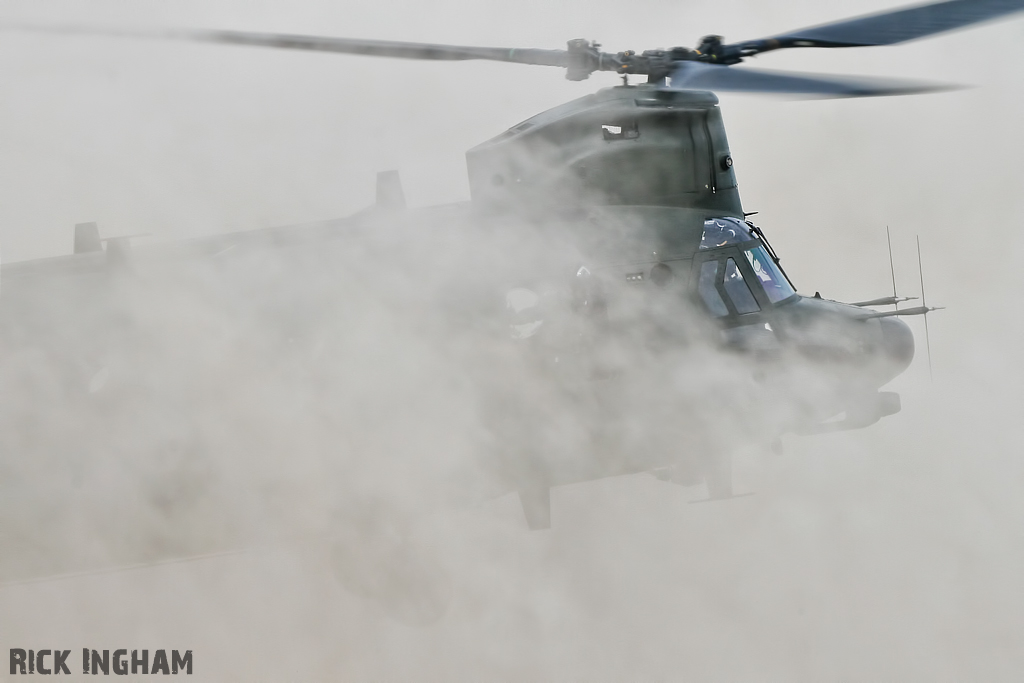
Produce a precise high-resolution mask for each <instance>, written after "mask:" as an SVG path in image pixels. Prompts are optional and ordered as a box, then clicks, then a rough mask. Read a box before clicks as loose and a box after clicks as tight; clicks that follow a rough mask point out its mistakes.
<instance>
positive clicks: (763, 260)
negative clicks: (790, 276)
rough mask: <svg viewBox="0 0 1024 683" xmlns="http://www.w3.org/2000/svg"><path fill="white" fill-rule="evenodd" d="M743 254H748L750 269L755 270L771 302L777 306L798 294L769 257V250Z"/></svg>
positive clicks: (747, 251) (750, 250)
mask: <svg viewBox="0 0 1024 683" xmlns="http://www.w3.org/2000/svg"><path fill="white" fill-rule="evenodd" d="M743 253H744V254H746V256H747V260H748V261H750V267H751V268H753V269H754V275H756V276H757V279H758V281H759V282H760V283H761V286H762V287H763V288H764V293H765V294H767V295H768V300H769V301H771V302H772V303H773V304H777V303H779V302H780V301H783V300H785V299H788V298H789V297H791V296H793V295H794V294H796V290H795V289H793V285H791V284H789V280H787V279H786V276H785V275H783V274H782V270H781V269H780V268H779V266H778V264H776V263H775V260H774V259H773V258H772V257H771V256H769V255H768V250H767V249H765V248H764V247H754V248H753V249H747V250H746V251H745V252H743Z"/></svg>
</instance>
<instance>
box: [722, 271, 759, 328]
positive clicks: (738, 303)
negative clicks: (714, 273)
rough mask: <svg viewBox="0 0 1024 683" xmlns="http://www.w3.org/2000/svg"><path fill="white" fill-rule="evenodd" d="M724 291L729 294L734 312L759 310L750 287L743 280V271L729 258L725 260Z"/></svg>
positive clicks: (754, 311) (741, 313)
mask: <svg viewBox="0 0 1024 683" xmlns="http://www.w3.org/2000/svg"><path fill="white" fill-rule="evenodd" d="M725 293H726V294H728V295H729V298H730V299H731V300H732V305H733V307H734V308H735V309H736V313H738V314H740V315H743V314H744V313H756V312H758V311H760V310H761V307H760V306H758V305H757V300H756V299H755V298H754V295H753V294H752V293H751V291H750V287H748V286H747V283H746V282H744V281H743V273H742V272H740V269H739V268H738V267H737V266H736V261H735V260H734V259H731V258H730V259H728V260H727V261H726V262H725Z"/></svg>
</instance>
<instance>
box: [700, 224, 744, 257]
mask: <svg viewBox="0 0 1024 683" xmlns="http://www.w3.org/2000/svg"><path fill="white" fill-rule="evenodd" d="M752 239H754V238H753V237H751V236H750V228H749V227H748V226H747V224H746V223H744V222H743V221H741V220H740V219H738V218H709V219H708V220H706V221H704V234H703V235H702V236H701V238H700V248H701V249H715V248H716V247H724V246H726V245H727V244H739V243H740V242H749V241H750V240H752Z"/></svg>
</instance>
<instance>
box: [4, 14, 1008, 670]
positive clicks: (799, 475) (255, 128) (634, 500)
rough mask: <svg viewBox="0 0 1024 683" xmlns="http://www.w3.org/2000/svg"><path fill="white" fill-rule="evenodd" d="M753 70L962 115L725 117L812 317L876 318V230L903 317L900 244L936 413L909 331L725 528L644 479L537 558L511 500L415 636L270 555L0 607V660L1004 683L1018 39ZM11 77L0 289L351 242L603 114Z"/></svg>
mask: <svg viewBox="0 0 1024 683" xmlns="http://www.w3.org/2000/svg"><path fill="white" fill-rule="evenodd" d="M889 6H891V5H890V3H887V2H883V1H881V0H837V1H836V2H832V3H820V2H812V1H811V0H797V1H787V2H777V3H765V2H753V1H751V0H723V1H720V2H714V3H710V2H708V3H697V2H690V1H678V2H662V1H658V0H638V2H634V3H632V4H630V5H628V8H627V7H626V6H625V5H623V4H622V3H611V2H605V1H603V0H599V1H598V2H581V1H580V0H566V1H564V2H559V3H552V2H550V1H549V2H540V1H538V0H522V1H520V2H515V3H510V2H506V3H501V2H493V3H492V2H476V3H469V2H457V1H455V0H442V1H441V2H436V3H428V4H424V3H416V2H409V1H408V0H385V1H383V2H376V3H361V4H357V3H338V2H326V1H323V0H320V1H316V0H294V1H293V2H288V3H285V2H279V1H276V0H275V1H269V0H261V1H259V2H253V1H249V2H240V1H230V0H204V1H202V2H196V1H191V0H190V1H182V2H176V3H173V4H172V3H166V2H157V1H149V0H135V2H132V3H125V2H122V1H114V0H109V1H102V2H101V1H98V0H93V1H90V2H70V1H60V2H50V3H47V4H46V5H45V6H42V7H41V6H39V3H35V2H11V1H7V2H3V3H2V4H0V21H7V22H16V21H23V20H33V21H40V22H50V21H53V22H57V21H61V22H80V23H96V24H104V25H106V24H114V25H124V26H146V27H150V26H153V27H160V26H172V27H177V26H195V27H211V28H237V29H250V30H267V31H282V32H293V33H318V34H325V35H339V36H351V37H366V38H380V39H397V40H418V41H429V42H450V43H461V44H470V45H475V44H478V45H496V46H522V47H562V46H563V45H564V43H565V41H566V40H568V39H572V38H577V37H585V38H590V39H597V40H600V41H601V42H602V43H603V45H604V47H605V49H607V50H609V51H617V50H621V49H634V50H637V51H640V50H643V49H649V48H655V47H670V46H673V45H678V44H682V45H691V46H692V45H694V44H696V43H697V41H698V40H699V38H700V36H702V35H704V34H706V33H720V34H724V35H725V36H726V38H727V39H730V40H731V39H745V38H754V37H761V36H766V35H772V34H774V33H777V32H780V31H783V30H786V29H790V28H797V27H802V26H807V25H812V24H815V23H820V22H823V21H828V20H831V19H837V18H841V17H844V16H849V15H856V14H860V13H865V12H870V11H875V10H879V9H883V8H886V7H889ZM627 10H628V11H627ZM756 62H757V65H758V66H762V67H770V68H791V69H801V70H807V71H828V72H837V73H863V74H876V75H893V76H903V77H910V78H922V79H930V80H935V81H945V82H951V83H957V84H965V85H972V86H976V87H974V88H971V89H965V90H961V91H957V92H951V93H945V94H938V95H928V96H920V97H915V98H888V99H872V100H859V101H828V102H788V101H777V100H772V99H760V98H754V97H749V96H732V95H723V96H722V97H721V100H722V108H723V114H724V117H725V121H726V124H727V129H728V132H729V138H730V144H731V148H732V154H733V157H734V159H735V162H736V171H737V175H738V178H739V182H740V191H741V194H742V197H743V202H744V206H745V207H746V210H747V211H755V210H756V211H759V212H760V213H759V215H758V216H757V217H756V220H757V221H758V222H759V223H760V224H761V225H762V226H763V227H764V228H765V230H766V232H767V233H768V235H769V237H770V238H771V239H772V241H773V243H774V245H775V247H776V249H777V250H778V252H779V253H780V256H781V257H782V260H783V263H784V264H785V266H786V268H787V270H788V272H789V274H790V275H791V276H792V278H793V279H794V281H795V283H796V284H797V286H798V288H799V289H800V290H801V291H802V292H803V293H805V294H812V293H813V292H814V291H815V290H820V291H821V293H822V294H823V295H824V296H826V297H829V298H836V299H844V300H857V299H867V298H872V297H876V296H884V295H887V294H888V293H889V289H890V282H889V272H888V258H887V254H886V246H885V229H886V226H887V225H888V226H889V227H890V228H891V230H892V236H893V251H894V257H895V264H896V274H897V279H898V282H899V286H900V289H901V290H902V293H907V294H913V295H916V294H918V284H917V277H918V276H917V265H916V255H915V252H914V237H915V235H920V237H921V244H922V249H923V252H924V267H925V277H926V284H927V286H928V299H929V303H934V304H942V305H945V306H947V307H948V309H947V310H945V311H942V312H939V313H936V314H935V315H934V316H932V317H931V318H930V321H931V335H932V339H931V344H932V354H933V362H934V369H935V381H934V383H929V381H928V373H927V364H926V359H925V354H924V339H923V336H922V335H923V330H922V328H921V326H920V322H919V321H915V322H913V323H911V324H912V325H913V326H914V329H915V332H916V333H917V334H918V345H919V346H918V356H917V359H916V360H915V363H914V365H913V366H912V367H911V369H910V370H909V371H908V372H907V373H906V374H905V375H903V376H902V377H901V378H899V379H898V380H897V381H896V382H895V383H894V386H893V389H894V390H896V391H900V392H901V393H902V394H903V405H904V410H903V412H902V413H901V414H899V415H896V416H894V417H891V418H888V419H886V420H884V421H883V422H882V423H880V424H878V425H875V426H874V427H871V428H869V429H867V430H864V431H860V432H854V433H849V434H842V435H836V436H828V437H816V438H808V439H795V438H793V439H787V442H786V445H787V451H786V453H785V454H784V455H782V456H772V455H770V454H768V453H762V452H759V451H757V452H754V451H751V452H749V453H744V454H741V456H740V457H739V459H738V461H737V466H736V472H737V474H736V477H737V488H738V489H741V490H753V491H756V492H757V493H756V495H755V496H753V497H750V498H745V499H742V500H737V501H733V502H728V503H717V504H714V505H702V506H690V505H688V504H687V501H688V500H690V499H693V498H696V497H700V494H699V492H695V491H693V490H686V489H682V488H679V487H675V486H672V485H670V484H666V483H662V482H659V481H656V480H655V479H653V478H651V477H646V476H636V477H626V478H617V479H610V480H604V481H600V482H595V483H590V484H583V485H577V486H571V487H566V488H564V489H559V490H556V491H555V493H554V494H553V496H554V498H553V500H554V514H555V516H556V524H555V528H554V529H553V530H552V531H548V532H536V533H529V532H527V531H526V529H525V525H524V523H523V519H522V513H521V511H520V509H519V508H518V503H517V501H516V500H515V499H514V498H510V497H506V498H502V499H499V500H497V501H494V502H493V503H491V504H489V505H487V506H485V507H483V508H482V509H477V510H473V511H469V512H463V513H459V515H458V516H457V518H455V519H454V520H450V521H449V522H448V524H449V525H450V526H451V528H452V529H454V531H452V532H451V533H452V534H454V536H455V540H451V538H449V540H448V541H447V542H449V543H451V544H452V547H453V548H456V549H457V552H454V551H453V553H454V556H456V557H458V558H459V561H458V563H457V564H456V566H455V567H454V569H453V571H454V574H455V576H456V579H455V582H456V587H455V596H456V597H455V602H454V605H453V607H452V609H451V611H450V612H449V614H447V615H446V616H445V617H444V618H443V619H442V620H441V621H439V622H438V623H436V624H433V625H431V626H428V627H425V628H412V627H409V626H405V625H403V624H400V623H397V622H395V621H393V620H391V619H388V618H387V617H386V616H384V615H383V613H382V612H381V611H380V609H379V608H378V607H377V606H376V605H375V604H374V603H372V602H368V601H363V600H361V599H359V598H357V597H354V596H353V595H351V594H349V593H347V592H345V591H343V590H342V589H341V588H339V587H337V585H336V584H335V583H333V582H332V581H331V580H330V577H327V576H320V575H318V574H315V573H314V574H313V575H312V576H311V575H310V570H309V569H308V567H306V566H305V565H303V564H302V563H300V562H298V561H295V560H293V559H292V558H290V557H289V556H288V555H286V554H280V553H278V554H274V553H272V552H268V553H264V554H262V555H260V554H257V555H256V556H253V557H247V558H240V557H233V558H229V559H222V560H211V561H208V562H205V563H196V564H192V565H184V566H175V567H163V568H159V569H149V570H141V571H137V572H133V573H130V574H124V575H116V576H104V577H97V578H88V579H74V580H68V581H64V582H58V583H48V584H33V585H29V586H8V587H0V649H6V648H8V647H36V648H41V647H56V646H57V645H58V644H60V646H61V647H66V648H76V647H77V648H80V647H82V646H83V645H88V646H92V647H110V648H112V649H113V648H115V647H133V646H135V643H136V642H139V641H146V643H150V645H149V646H150V647H154V648H155V647H163V646H164V645H163V644H164V643H167V645H166V647H168V648H170V647H176V646H177V644H178V643H185V644H186V645H185V646H187V647H192V649H194V650H195V652H196V660H197V668H198V669H199V673H200V674H201V675H197V678H204V677H205V678H204V680H250V681H251V680H268V681H269V680H286V679H289V678H291V679H294V680H367V679H375V680H416V679H423V680H427V679H433V680H452V679H462V680H481V679H495V680H497V679H500V680H539V679H549V680H567V679H587V680H598V679H608V680H626V679H631V680H682V679H685V680H751V681H753V680H765V681H767V680H779V681H789V680H806V681H822V680H850V681H852V680H922V681H924V680H927V681H938V680H951V681H952V680H1015V679H1016V678H1018V677H1019V671H1020V670H1021V668H1022V667H1024V648H1022V647H1021V645H1020V643H1021V642H1022V639H1024V616H1021V615H1024V589H1022V587H1021V586H1022V584H1021V581H1020V577H1021V575H1022V572H1024V547H1022V546H1021V543H1020V538H1021V531H1022V528H1021V524H1022V519H1024V504H1022V503H1021V502H1020V500H1021V499H1020V495H1019V492H1020V488H1021V486H1022V485H1024V464H1022V463H1021V461H1020V458H1019V457H1018V456H1019V454H1020V445H1019V444H1020V437H1021V436H1022V434H1021V432H1022V428H1021V422H1020V415H1021V410H1022V409H1024V399H1022V394H1021V391H1020V386H1021V384H1022V382H1024V370H1022V363H1021V360H1020V353H1019V339H1020V338H1021V334H1022V333H1024V325H1022V323H1021V321H1020V317H1019V316H1018V315H1017V314H1016V311H1017V309H1018V307H1019V302H1018V301H1017V298H1018V295H1019V293H1020V292H1021V291H1024V290H1022V287H1021V286H1022V285H1024V278H1022V277H1021V274H1020V273H1021V270H1020V267H1019V265H1018V263H1017V259H1016V258H1015V256H1016V255H1017V254H1018V253H1019V252H1020V251H1021V249H1022V248H1024V239H1022V237H1021V233H1020V226H1021V225H1022V224H1024V191H1022V190H1024V186H1022V183H1024V134H1022V133H1021V130H1020V126H1021V120H1022V119H1024V116H1022V112H1024V80H1022V78H1021V75H1020V74H1021V66H1022V65H1024V17H1022V18H1019V19H1016V20H1012V21H1008V22H1004V23H1001V24H996V25H987V26H982V27H980V28H975V29H973V30H971V31H968V32H961V33H956V34H951V35H948V36H944V37H941V38H936V39H933V40H929V41H924V42H919V43H914V44H911V45H906V46H899V47H891V48H875V49H854V50H831V51H824V50H823V51H812V50H806V51H799V50H793V51H790V52H789V53H786V54H769V55H764V56H762V57H760V58H758V59H757V60H756ZM0 73H3V74H4V77H3V79H2V81H0V83H2V84H0V150H2V152H3V153H2V154H0V244H2V248H3V261H4V263H9V262H13V261H18V260H24V259H30V258H38V257H44V256H54V255H60V254H67V253H70V251H71V245H72V229H73V225H74V224H75V223H78V222H83V221H98V222H99V224H100V229H101V232H102V233H103V234H104V235H118V234H128V233H151V234H152V237H151V238H148V239H151V240H154V241H156V240H161V241H163V240H173V239H177V238H183V237H191V236H196V235H204V234H213V233H217V232H223V231H232V230H242V229H247V228H260V227H267V226H273V225H283V224H288V223H298V222H303V221H310V220H319V219H325V218H333V217H341V216H344V215H347V214H350V213H353V212H355V211H357V210H359V209H361V208H363V207H364V206H366V205H368V204H370V203H371V202H372V201H373V191H374V177H375V173H376V172H377V171H379V170H385V169H391V168H397V169H400V171H401V173H402V177H403V181H404V184H405V188H406V193H407V196H408V199H409V202H410V204H411V205H413V206H426V205H430V204H435V203H443V202H450V201H460V200H464V199H467V198H468V184H467V181H466V176H465V167H464V161H463V156H462V155H463V153H464V151H465V150H466V149H468V148H469V147H471V146H473V145H475V144H477V143H479V142H481V141H483V140H485V139H487V138H489V137H491V136H493V135H496V134H498V133H500V132H501V131H503V130H504V129H505V128H507V127H509V126H510V125H513V124H515V123H517V122H518V121H520V120H522V119H525V118H527V117H529V116H531V115H532V114H534V113H537V112H539V111H541V110H543V109H546V108H548V107H551V106H555V105H557V104H559V103H561V102H564V101H567V100H569V99H571V98H574V97H578V96H582V95H584V94H587V93H590V92H593V91H594V90H595V89H597V88H599V87H605V86H610V85H614V84H615V83H616V78H615V77H613V76H612V75H610V74H595V75H594V76H593V77H592V78H591V79H590V80H588V81H584V82H582V83H570V82H568V81H566V80H565V79H564V77H563V73H562V72H561V71H560V70H558V69H545V68H541V67H528V66H517V65H505V64H486V63H480V64H477V63H456V64H443V63H413V62H404V61H398V60H382V59H377V60H375V59H371V58H358V57H347V56H341V55H318V54H303V53H291V52H284V51H278V52H275V51H270V50H260V49H255V48H239V47H227V46H224V47H221V46H204V45H185V44H172V43H166V44H164V43H155V42H146V41H137V40H117V39H112V38H87V37H61V36H46V35H32V34H26V33H19V32H4V33H3V34H2V40H0ZM0 532H2V530H0ZM123 596H127V597H123ZM139 647H142V645H139ZM275 650H277V651H279V652H280V654H278V655H271V654H269V653H270V652H272V651H275ZM77 656H78V655H77V651H76V654H74V655H73V658H72V661H73V662H74V663H75V667H74V668H73V671H77V666H78V664H77V659H76V658H77ZM199 662H202V665H201V666H200V665H199V664H198V663H199ZM5 673H6V669H2V670H0V677H2V676H4V675H5ZM261 676H262V678H261Z"/></svg>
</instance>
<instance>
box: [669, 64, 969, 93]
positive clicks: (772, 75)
mask: <svg viewBox="0 0 1024 683" xmlns="http://www.w3.org/2000/svg"><path fill="white" fill-rule="evenodd" d="M952 87H953V86H949V85H941V84H935V83H923V82H920V81H900V80H893V79H887V78H872V77H868V76H831V75H825V74H803V73H797V72H784V71H765V70H761V69H746V68H743V67H732V66H723V65H721V64H705V63H703V62H679V64H678V66H677V67H676V70H675V72H673V74H672V77H671V85H670V86H669V87H668V89H669V90H715V91H732V92H755V93H777V94H791V95H809V96H816V97H877V96H883V95H912V94H917V93H927V92H937V91H941V90H950V89H951V88H952Z"/></svg>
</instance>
